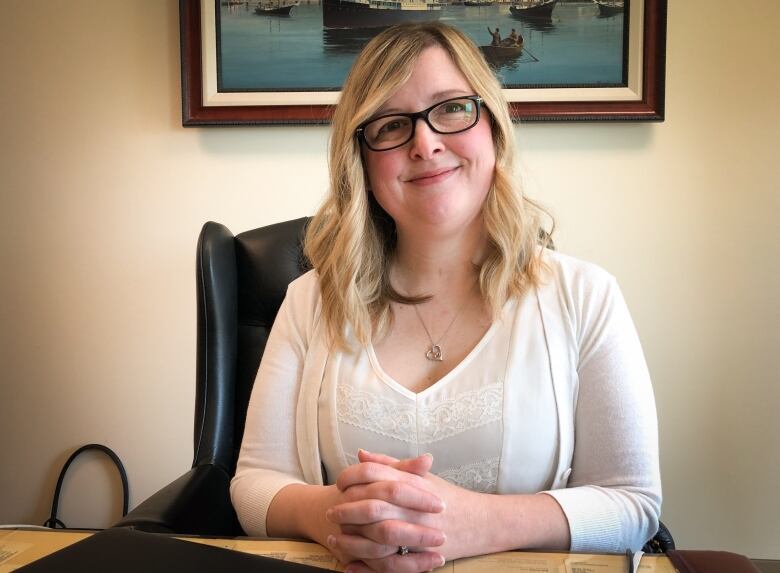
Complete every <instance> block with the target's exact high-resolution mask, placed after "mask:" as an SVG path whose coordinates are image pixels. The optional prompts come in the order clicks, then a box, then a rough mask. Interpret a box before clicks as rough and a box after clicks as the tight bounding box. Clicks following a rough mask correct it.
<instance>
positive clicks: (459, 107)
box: [444, 101, 469, 113]
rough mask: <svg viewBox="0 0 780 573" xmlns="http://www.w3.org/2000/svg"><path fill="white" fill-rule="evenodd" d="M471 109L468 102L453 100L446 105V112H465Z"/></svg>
mask: <svg viewBox="0 0 780 573" xmlns="http://www.w3.org/2000/svg"><path fill="white" fill-rule="evenodd" d="M466 111H469V110H468V104H465V103H462V102H457V101H452V102H449V103H447V104H445V106H444V113H463V112H466Z"/></svg>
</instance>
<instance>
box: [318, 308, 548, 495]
mask: <svg viewBox="0 0 780 573" xmlns="http://www.w3.org/2000/svg"><path fill="white" fill-rule="evenodd" d="M529 306H530V305H529ZM518 307H519V305H518V304H517V303H515V302H510V303H508V304H507V306H506V307H505V309H504V314H503V317H502V320H499V321H497V322H495V323H494V324H493V325H492V326H491V328H490V329H489V330H488V331H487V332H486V333H485V335H484V336H483V338H482V340H481V341H480V342H479V343H478V344H477V345H476V346H475V347H474V349H473V350H472V351H471V352H470V353H469V354H468V356H466V358H465V359H464V360H463V361H462V362H461V363H460V364H458V365H457V366H456V367H455V368H454V369H453V370H451V371H450V372H449V373H448V374H447V375H445V376H444V377H443V378H441V379H440V380H438V381H437V382H436V383H435V384H433V385H432V386H430V387H429V388H427V389H426V390H424V391H422V392H420V393H419V394H415V393H414V392H412V391H410V390H408V389H407V388H405V387H404V386H402V385H401V384H399V383H398V382H397V381H395V380H394V379H393V378H392V377H390V376H389V375H388V374H387V373H386V372H385V371H384V370H383V369H382V366H381V365H380V364H379V361H378V360H377V356H376V354H375V352H374V349H373V347H371V346H369V347H368V348H365V349H364V350H363V351H361V352H357V353H351V354H343V353H341V354H336V355H332V356H331V359H330V360H329V361H328V364H327V366H326V367H325V372H324V377H323V384H322V387H321V392H320V397H319V400H318V424H319V437H320V451H321V453H322V461H323V463H324V465H325V470H326V473H327V477H328V481H329V482H331V483H333V482H335V480H336V478H337V477H338V475H339V473H340V472H341V471H342V470H343V469H345V468H346V467H347V466H349V465H352V464H355V463H357V451H358V449H359V448H363V449H365V450H368V451H373V452H380V453H383V454H387V455H391V456H394V457H397V458H410V457H415V456H418V455H420V454H423V453H426V452H428V453H430V454H432V455H433V460H434V461H433V469H432V471H433V472H434V473H436V474H438V475H439V476H440V477H442V478H444V479H446V480H448V481H450V482H452V483H454V484H457V485H459V486H461V487H465V488H468V489H470V490H473V491H479V492H485V493H501V492H503V491H505V490H507V487H506V485H507V484H501V485H502V486H504V487H499V485H500V484H499V479H498V478H499V466H500V464H501V461H502V457H501V453H502V449H503V447H502V446H503V443H504V432H505V425H509V426H510V428H509V430H510V433H511V434H514V435H518V434H519V435H524V436H525V438H524V440H523V441H524V442H526V443H528V446H530V447H532V448H533V449H534V450H535V451H536V452H543V454H542V457H544V458H546V463H542V464H540V463H539V459H538V458H539V456H538V455H536V456H535V459H534V460H533V463H532V464H528V467H527V468H526V469H524V470H523V472H522V473H523V474H524V479H523V481H524V482H526V483H527V484H528V486H529V487H528V489H527V491H539V490H540V489H544V488H545V487H548V486H549V480H550V479H551V477H552V475H551V468H552V465H553V460H554V457H555V453H556V445H557V433H556V423H557V422H556V416H555V400H554V395H553V391H552V383H551V379H550V377H549V375H547V376H541V377H539V376H528V375H523V374H520V372H518V370H517V365H516V364H514V365H513V366H514V367H513V368H511V369H510V364H512V362H513V361H511V360H509V358H510V354H512V353H510V352H509V349H510V348H511V342H512V334H513V328H512V326H513V324H514V322H515V321H516V320H517V319H518V317H517V314H518ZM526 314H527V315H528V314H533V307H531V308H526ZM525 319H526V320H535V321H536V324H537V326H536V329H535V330H536V336H537V337H539V339H541V340H543V339H544V337H543V331H542V326H541V322H540V321H539V320H538V317H536V318H532V317H531V316H526V317H525ZM542 346H543V345H542ZM537 360H538V357H536V358H535V361H537ZM507 384H509V385H511V386H512V387H513V388H512V389H513V392H512V393H511V394H512V395H515V396H519V397H522V396H526V397H531V396H533V398H534V399H532V400H529V399H525V400H523V399H522V398H521V400H520V403H519V404H518V405H516V406H515V407H513V408H512V413H513V415H512V416H511V417H510V418H507V419H506V420H505V419H504V399H505V392H504V386H505V385H507ZM539 411H542V412H548V413H549V414H548V415H547V416H545V417H546V423H545V424H542V425H541V427H540V424H539V419H538V416H537V415H536V413H537V412H539ZM531 443H532V444H533V445H532V446H531ZM510 489H512V490H515V488H510ZM523 489H526V488H523Z"/></svg>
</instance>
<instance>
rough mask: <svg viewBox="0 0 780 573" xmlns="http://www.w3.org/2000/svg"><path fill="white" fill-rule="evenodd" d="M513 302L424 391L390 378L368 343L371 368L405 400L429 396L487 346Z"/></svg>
mask: <svg viewBox="0 0 780 573" xmlns="http://www.w3.org/2000/svg"><path fill="white" fill-rule="evenodd" d="M513 302H514V299H510V300H508V301H507V302H506V303H505V304H504V307H503V308H502V309H501V316H500V317H499V318H498V319H497V320H494V321H493V322H492V323H491V324H490V328H488V329H487V330H486V331H485V333H484V334H483V335H482V337H481V338H480V339H479V341H478V342H477V343H476V344H475V345H474V347H473V348H472V349H471V350H470V351H469V353H468V354H466V356H465V357H464V358H463V359H462V360H461V361H460V362H458V363H457V364H456V365H455V366H454V367H453V368H452V369H451V370H450V371H449V372H447V373H446V374H445V375H444V376H442V377H441V378H439V379H438V380H436V381H435V382H434V383H433V384H431V385H430V386H428V387H427V388H426V389H425V390H421V391H420V392H413V391H412V390H410V389H409V388H407V387H406V386H404V385H403V384H401V383H400V382H398V381H397V380H396V379H395V378H393V377H392V376H390V374H388V373H387V372H386V371H385V369H384V368H382V365H381V364H380V363H379V357H378V356H377V355H376V351H375V350H374V344H373V343H371V342H370V343H369V344H368V346H366V353H367V354H368V359H369V361H370V362H371V366H372V368H373V369H374V372H375V373H376V375H377V376H378V377H379V379H380V380H382V382H384V383H385V384H387V385H388V386H389V387H390V388H392V389H394V390H395V391H396V392H398V393H399V394H402V395H403V396H406V397H407V398H409V399H411V400H417V399H418V398H424V397H425V396H427V395H428V394H431V393H433V392H435V391H436V390H437V389H439V388H442V387H443V386H446V385H447V383H448V382H449V381H450V380H452V379H453V378H454V377H455V376H457V375H458V373H459V372H460V371H461V370H463V369H464V368H465V367H466V366H468V364H469V363H470V362H471V361H472V360H473V358H474V356H476V355H477V354H479V352H480V351H481V350H482V349H483V348H484V347H485V345H487V343H488V342H489V341H490V339H491V338H492V337H493V335H494V333H495V331H496V330H497V329H498V326H499V323H500V322H501V321H502V320H504V318H505V316H506V313H507V309H508V307H509V305H510V304H512V303H513Z"/></svg>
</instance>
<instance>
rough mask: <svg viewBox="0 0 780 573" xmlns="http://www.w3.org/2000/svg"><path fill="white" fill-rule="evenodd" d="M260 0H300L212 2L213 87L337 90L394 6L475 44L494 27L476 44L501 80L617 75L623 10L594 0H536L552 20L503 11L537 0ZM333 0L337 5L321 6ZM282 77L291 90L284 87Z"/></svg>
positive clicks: (608, 82)
mask: <svg viewBox="0 0 780 573" xmlns="http://www.w3.org/2000/svg"><path fill="white" fill-rule="evenodd" d="M261 1H262V2H276V1H279V2H282V3H284V2H287V3H290V2H293V1H295V2H299V5H298V6H297V7H295V8H294V9H293V11H292V17H275V18H272V17H268V16H265V17H263V16H258V15H256V14H255V13H254V9H255V8H254V7H255V6H256V5H257V3H258V0H253V1H250V2H249V6H248V7H246V6H240V7H239V8H238V9H233V8H232V7H228V6H222V5H221V1H220V2H219V6H220V8H219V11H218V22H217V29H218V30H220V36H219V40H220V41H219V52H218V56H219V57H218V60H217V86H218V90H219V91H220V92H221V93H246V92H259V93H265V92H268V93H276V92H279V91H282V92H286V91H299V92H304V91H312V92H326V91H337V90H338V87H339V86H340V85H341V83H342V82H343V81H344V78H345V77H346V74H347V72H348V71H349V67H350V65H351V64H352V62H353V61H354V58H355V56H356V55H357V54H358V53H359V52H360V50H361V49H362V47H363V46H365V44H366V43H367V42H368V41H369V40H370V39H371V38H373V37H374V36H376V34H377V33H379V31H380V29H381V28H383V27H386V26H388V25H389V24H390V23H392V20H391V18H395V17H396V16H394V15H397V14H401V15H402V16H403V17H404V18H410V17H411V18H421V19H423V20H428V19H436V20H439V21H443V22H448V23H454V24H456V25H457V26H458V28H459V29H460V30H462V31H463V32H464V33H466V34H467V35H468V36H469V37H470V38H471V39H472V40H473V41H474V42H475V44H476V45H477V46H486V45H490V44H491V43H493V38H492V37H491V35H490V34H489V33H488V29H490V30H491V31H495V30H496V28H500V31H501V35H500V37H499V41H498V42H496V43H497V44H498V45H499V46H500V47H499V48H497V49H492V48H490V47H486V49H482V50H481V51H482V53H483V54H484V55H485V58H486V59H487V61H488V62H489V63H490V64H491V65H492V66H493V67H494V69H496V70H497V71H498V69H499V68H500V73H501V80H502V82H503V83H504V85H505V86H506V87H507V88H510V89H517V88H519V87H525V86H545V87H547V86H558V85H564V86H587V87H590V86H599V87H600V88H601V87H605V86H620V85H622V84H623V82H624V73H623V72H624V69H625V68H624V61H625V60H624V55H623V54H624V51H623V47H624V43H623V38H624V30H625V27H624V25H623V14H620V15H617V16H614V17H611V18H602V17H600V15H599V8H598V6H597V5H596V4H595V3H593V2H592V0H578V1H577V2H565V1H561V0H558V1H557V3H556V4H555V6H554V11H553V10H552V8H553V7H552V6H551V5H547V6H544V7H545V8H546V9H547V10H550V11H551V12H552V23H551V24H549V23H546V22H545V21H540V20H535V19H532V18H522V19H521V18H518V17H516V16H513V15H511V14H510V13H509V6H510V2H514V4H516V5H518V6H521V5H522V6H523V7H525V8H527V9H530V8H533V7H536V8H541V7H543V4H551V2H544V1H543V0H534V1H533V2H530V1H529V0H523V1H521V0H509V1H505V2H498V1H495V3H494V5H493V6H487V7H469V6H464V5H463V4H451V3H445V2H443V1H441V0H405V1H400V2H399V1H397V0H393V3H391V2H390V0H382V1H383V2H387V4H384V6H385V7H384V8H381V6H382V4H380V3H379V0H370V1H369V0H363V1H362V2H361V3H360V4H359V6H360V7H361V8H362V9H360V8H356V6H358V3H357V2H354V1H352V2H347V0H340V1H339V0H261ZM334 4H339V8H341V10H340V11H334V10H328V6H329V5H331V7H332V6H333V5H334ZM388 4H394V7H395V8H396V9H391V8H390V7H389V6H388ZM347 8H349V10H347ZM369 10H370V12H369ZM627 11H628V4H626V13H627ZM367 14H370V16H369V15H367ZM359 24H365V26H361V25H359ZM512 29H514V30H515V33H516V36H518V37H522V38H523V39H524V44H523V46H522V48H520V47H519V46H506V44H504V43H503V41H505V40H507V39H510V37H511V36H512V34H510V30H512ZM288 86H289V87H290V88H295V89H289V90H288V89H287V88H288Z"/></svg>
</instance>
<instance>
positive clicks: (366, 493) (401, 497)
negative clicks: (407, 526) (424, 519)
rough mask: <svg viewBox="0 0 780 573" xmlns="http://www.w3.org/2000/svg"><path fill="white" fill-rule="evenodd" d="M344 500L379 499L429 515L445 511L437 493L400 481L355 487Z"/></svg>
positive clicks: (345, 493)
mask: <svg viewBox="0 0 780 573" xmlns="http://www.w3.org/2000/svg"><path fill="white" fill-rule="evenodd" d="M344 498H345V499H346V501H347V502H353V501H361V500H365V499H378V500H381V501H386V502H388V503H392V504H393V505H397V506H399V507H403V508H406V509H412V510H415V511H425V512H429V513H440V512H442V511H444V501H443V500H442V499H441V498H440V497H439V496H438V495H436V494H435V493H433V492H431V491H428V490H425V489H420V488H418V487H416V486H414V485H412V484H408V483H403V482H398V481H380V482H376V483H370V484H366V485H363V484H361V485H354V486H352V487H350V488H348V489H347V490H346V491H345V492H344Z"/></svg>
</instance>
